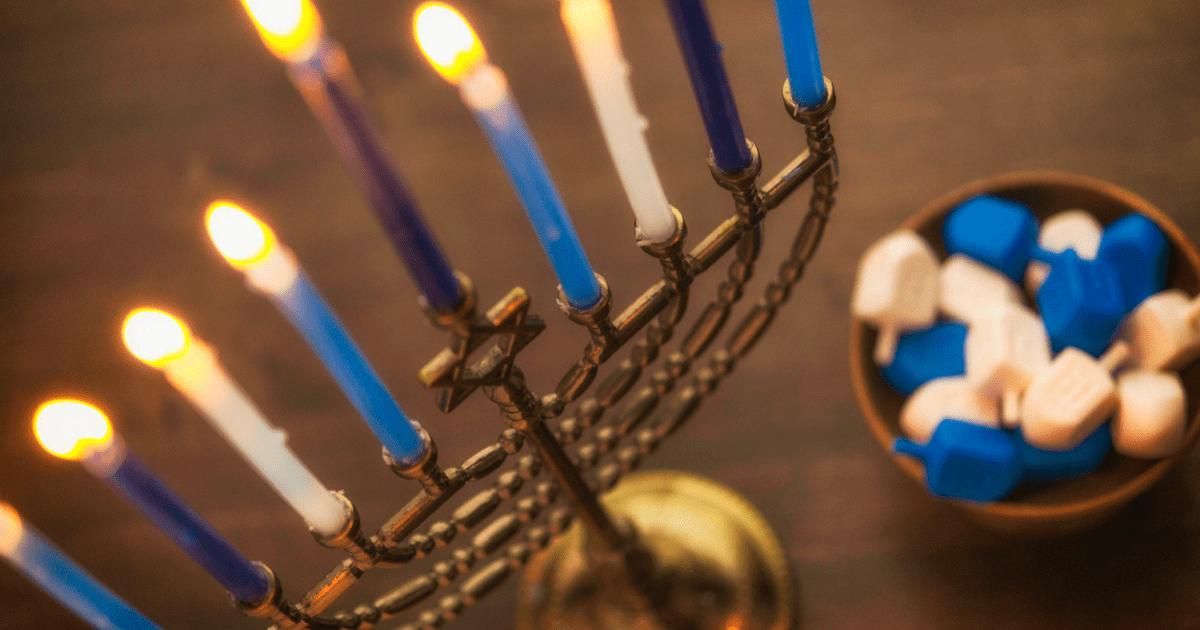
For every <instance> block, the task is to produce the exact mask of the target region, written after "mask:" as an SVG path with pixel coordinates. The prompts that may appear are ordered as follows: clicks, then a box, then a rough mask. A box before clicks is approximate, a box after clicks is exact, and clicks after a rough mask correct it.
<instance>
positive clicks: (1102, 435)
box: [1013, 422, 1113, 481]
mask: <svg viewBox="0 0 1200 630" xmlns="http://www.w3.org/2000/svg"><path fill="white" fill-rule="evenodd" d="M1013 433H1014V435H1015V436H1016V437H1017V441H1018V445H1019V448H1020V451H1021V462H1022V463H1023V464H1024V465H1025V480H1027V481H1054V480H1057V479H1065V478H1067V477H1078V476H1080V475H1086V474H1088V473H1090V472H1092V471H1094V470H1096V469H1097V468H1099V467H1100V464H1101V463H1103V462H1104V458H1105V457H1107V456H1108V452H1109V451H1111V450H1112V447H1113V437H1112V427H1111V426H1110V425H1109V423H1107V422H1106V423H1104V424H1101V425H1100V427H1099V428H1097V429H1096V430H1095V431H1092V434H1091V435H1089V436H1087V437H1086V438H1084V439H1083V441H1082V442H1080V443H1079V444H1078V445H1076V446H1075V447H1074V448H1069V449H1067V450H1064V451H1052V450H1047V449H1042V448H1037V447H1036V446H1033V445H1031V444H1030V443H1029V442H1027V441H1025V439H1024V437H1023V436H1022V435H1021V430H1020V429H1017V430H1015V431H1014V432H1013Z"/></svg>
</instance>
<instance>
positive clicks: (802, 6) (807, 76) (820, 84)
mask: <svg viewBox="0 0 1200 630" xmlns="http://www.w3.org/2000/svg"><path fill="white" fill-rule="evenodd" d="M775 15H776V16H777V17H778V18H779V34H780V36H781V38H782V39H783V57H784V61H785V62H787V74H788V84H790V85H791V90H792V100H794V101H796V104H797V105H799V106H800V107H804V108H813V107H816V106H818V105H820V104H821V103H823V102H824V101H825V97H826V94H825V76H824V75H823V74H821V54H820V51H818V50H817V29H816V26H815V25H814V24H813V14H812V5H811V4H809V0H775Z"/></svg>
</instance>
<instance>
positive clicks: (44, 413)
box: [34, 399, 271, 602]
mask: <svg viewBox="0 0 1200 630" xmlns="http://www.w3.org/2000/svg"><path fill="white" fill-rule="evenodd" d="M34 431H35V433H36V434H37V439H38V442H40V443H41V445H42V448H44V449H46V451H47V452H48V453H50V454H52V455H55V456H56V457H60V458H62V459H71V460H82V461H83V463H84V465H85V467H86V468H87V469H88V471H89V472H91V473H92V474H93V475H96V476H97V477H99V478H101V479H104V480H105V481H107V482H108V483H109V484H110V485H111V486H112V487H113V488H114V489H116V490H117V491H118V492H120V493H121V494H123V495H125V498H126V499H127V500H128V501H129V502H130V503H132V504H133V505H134V507H136V508H137V509H138V510H140V511H141V512H142V514H144V515H146V517H147V518H149V519H150V521H151V522H153V523H154V524H155V525H157V526H158V528H159V529H161V530H163V532H164V533H166V534H167V535H168V536H170V537H171V539H172V540H174V541H175V543H176V544H177V545H179V546H180V547H181V548H183V550H184V551H186V552H187V553H188V555H190V556H191V557H192V559H193V560H195V561H196V562H197V563H198V564H199V565H200V566H202V567H204V569H205V570H206V571H208V572H209V574H210V575H212V576H213V577H214V578H216V580H217V581H218V582H220V583H221V584H223V585H224V586H225V588H226V589H228V590H229V592H230V594H231V595H233V597H234V598H236V599H237V600H238V601H243V602H257V601H259V600H261V599H262V598H263V597H265V596H266V595H267V593H268V592H269V591H270V589H271V585H270V583H269V582H268V581H267V576H266V574H265V573H264V572H262V571H261V570H259V568H258V567H256V566H255V565H254V563H252V562H250V561H249V560H247V559H246V557H245V556H243V555H242V554H241V553H238V551H237V550H236V549H234V548H233V547H232V546H231V545H230V544H229V542H228V541H226V540H225V539H224V538H222V537H221V535H220V534H218V533H217V532H216V530H214V529H213V528H212V526H211V525H209V524H208V523H207V522H205V521H204V519H202V518H200V515H198V514H196V512H195V511H193V510H192V509H191V508H190V507H188V506H187V504H186V503H184V502H183V500H182V499H180V498H179V497H178V496H176V495H175V493H174V492H173V491H171V489H170V488H168V487H167V485H166V484H164V483H163V482H162V481H161V480H160V479H159V478H158V477H156V476H155V475H154V473H153V472H151V471H150V469H149V468H147V467H146V465H145V464H144V463H142V461H141V460H140V459H138V458H137V457H136V456H134V455H133V453H130V452H128V451H127V450H126V449H125V441H124V440H122V439H121V437H120V436H119V435H117V434H116V433H115V432H114V431H113V428H112V424H111V423H110V422H109V421H108V418H107V417H105V416H104V414H103V413H102V412H101V411H100V410H99V409H97V408H95V407H93V406H92V405H89V404H87V403H84V402H80V401H78V400H66V399H58V400H52V401H50V402H47V403H46V404H44V405H42V406H41V407H40V408H39V409H38V411H37V414H36V415H35V417H34Z"/></svg>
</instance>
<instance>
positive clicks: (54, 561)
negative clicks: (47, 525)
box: [0, 502, 162, 630]
mask: <svg viewBox="0 0 1200 630" xmlns="http://www.w3.org/2000/svg"><path fill="white" fill-rule="evenodd" d="M0 555H3V556H4V559H5V560H7V561H8V563H9V564H10V565H12V567H13V568H14V569H16V570H17V571H20V572H21V573H23V574H24V575H25V577H27V578H29V581H31V582H33V583H34V584H37V585H38V586H39V587H41V589H42V590H43V591H45V592H46V594H48V595H50V596H51V597H53V598H54V599H56V600H58V601H59V603H61V604H62V605H63V606H65V607H66V608H67V609H68V610H70V611H71V612H73V613H75V615H76V616H78V617H79V618H80V619H82V620H84V621H85V622H87V623H88V624H89V625H91V626H92V627H93V628H96V629H97V630H162V628H161V627H159V626H158V624H156V623H154V622H153V621H150V620H149V619H147V618H146V617H145V616H144V615H143V614H142V613H140V612H138V611H137V610H136V609H134V608H133V607H132V606H130V605H129V604H128V603H126V602H125V600H123V599H121V598H120V597H117V595H116V594H115V593H113V592H112V591H110V590H108V588H106V587H105V586H104V585H103V584H101V583H100V582H99V581H97V580H96V578H94V577H92V576H91V575H90V574H88V572H87V571H84V570H83V569H82V568H81V567H80V566H79V565H77V564H75V562H74V561H72V560H71V559H70V558H68V557H67V556H66V554H64V553H63V552H62V551H59V549H58V548H57V547H55V546H54V545H53V544H52V543H51V542H50V541H48V540H46V538H45V537H44V536H42V534H41V533H40V532H38V531H37V530H36V529H34V528H33V527H30V526H29V525H28V524H27V523H24V522H23V521H22V520H21V517H20V516H19V515H18V514H17V513H16V511H15V510H13V509H12V508H11V507H9V506H8V505H7V504H5V503H2V502H0Z"/></svg>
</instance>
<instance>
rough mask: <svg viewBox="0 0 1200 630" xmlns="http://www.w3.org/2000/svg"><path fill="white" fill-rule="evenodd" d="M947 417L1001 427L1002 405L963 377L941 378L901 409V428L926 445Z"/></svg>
mask: <svg viewBox="0 0 1200 630" xmlns="http://www.w3.org/2000/svg"><path fill="white" fill-rule="evenodd" d="M946 418H954V419H955V420H959V421H962V422H969V423H971V424H977V425H980V426H984V427H992V428H994V429H999V428H1000V405H999V404H998V403H997V401H996V399H995V398H992V397H991V396H985V395H983V394H981V393H980V392H979V390H978V389H977V388H975V387H974V386H972V385H971V384H970V383H969V382H968V381H967V379H966V377H963V376H950V377H946V378H938V379H934V380H932V381H929V382H928V383H926V384H924V385H922V386H921V388H920V389H918V390H917V391H915V392H913V395H912V396H909V397H908V400H907V401H905V403H904V408H903V409H901V410H900V430H901V431H903V432H904V435H905V436H907V437H908V439H910V440H912V441H914V442H920V443H922V444H924V443H925V442H928V441H929V438H931V437H932V436H933V432H934V431H935V430H937V426H938V424H939V423H941V421H942V420H945V419H946Z"/></svg>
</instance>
